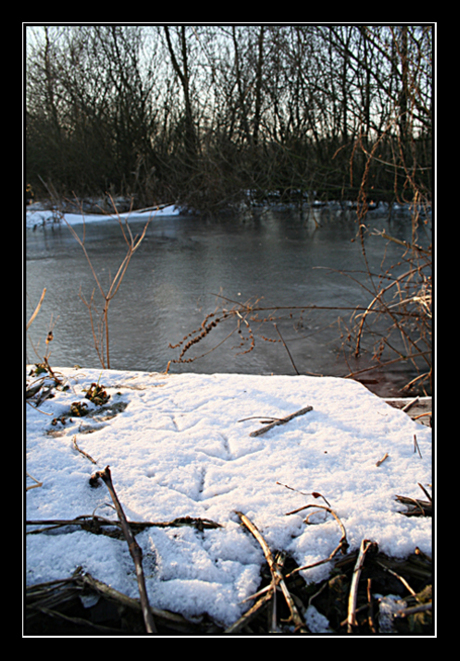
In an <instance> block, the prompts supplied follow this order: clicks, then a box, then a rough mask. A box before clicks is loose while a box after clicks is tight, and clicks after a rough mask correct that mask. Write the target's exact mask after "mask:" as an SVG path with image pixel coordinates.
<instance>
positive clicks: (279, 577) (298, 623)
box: [236, 512, 308, 633]
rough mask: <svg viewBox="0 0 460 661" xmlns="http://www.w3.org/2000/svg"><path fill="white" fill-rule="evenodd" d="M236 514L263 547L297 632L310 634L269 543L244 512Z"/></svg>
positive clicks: (274, 579) (275, 583)
mask: <svg viewBox="0 0 460 661" xmlns="http://www.w3.org/2000/svg"><path fill="white" fill-rule="evenodd" d="M236 514H237V515H238V516H239V518H240V519H241V522H242V523H243V524H244V525H245V526H246V528H247V529H248V530H249V532H251V533H252V534H253V535H254V537H255V538H256V540H257V541H258V542H259V544H260V546H261V547H262V551H263V552H264V555H265V559H266V560H267V563H268V566H269V568H270V571H271V573H272V577H273V581H274V585H279V586H280V587H281V590H282V592H283V595H284V598H285V599H286V603H287V605H288V607H289V610H290V611H291V618H292V621H293V622H294V625H295V628H296V631H300V632H301V633H308V629H307V627H306V626H305V624H304V622H303V621H302V618H301V617H300V615H299V612H298V610H297V607H296V605H295V603H294V600H293V598H292V597H291V594H290V592H289V590H288V589H287V586H286V583H285V581H284V577H283V574H282V572H281V570H280V568H279V566H278V563H277V562H276V561H275V559H274V558H273V555H272V552H271V551H270V547H269V546H268V544H267V542H266V541H265V539H264V538H263V536H262V535H261V533H260V531H259V530H258V528H257V527H256V526H255V525H254V524H253V523H252V522H251V521H250V520H249V519H248V517H247V516H246V515H245V514H243V513H242V512H236ZM272 592H273V590H272Z"/></svg>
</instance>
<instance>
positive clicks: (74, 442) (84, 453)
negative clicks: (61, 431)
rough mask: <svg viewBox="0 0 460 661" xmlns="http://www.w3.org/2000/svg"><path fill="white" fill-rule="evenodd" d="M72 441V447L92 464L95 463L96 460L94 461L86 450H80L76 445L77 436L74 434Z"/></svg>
mask: <svg viewBox="0 0 460 661" xmlns="http://www.w3.org/2000/svg"><path fill="white" fill-rule="evenodd" d="M72 443H73V446H74V448H75V449H76V450H77V451H78V452H79V453H80V454H82V455H83V456H84V457H86V458H87V459H89V460H90V461H91V462H92V463H93V464H97V461H96V460H95V459H93V458H92V456H91V455H89V454H88V453H87V452H85V451H84V450H82V449H81V448H79V447H78V445H77V437H76V436H74V437H73V438H72Z"/></svg>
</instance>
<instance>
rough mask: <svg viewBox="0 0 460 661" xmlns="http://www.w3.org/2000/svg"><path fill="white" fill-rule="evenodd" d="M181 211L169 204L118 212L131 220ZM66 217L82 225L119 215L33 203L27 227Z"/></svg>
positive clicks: (28, 215) (70, 223)
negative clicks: (60, 210)
mask: <svg viewBox="0 0 460 661" xmlns="http://www.w3.org/2000/svg"><path fill="white" fill-rule="evenodd" d="M179 213H180V209H178V208H177V207H175V206H174V205H169V206H165V207H162V208H161V209H155V208H152V207H150V208H148V209H139V210H137V211H131V212H126V213H120V214H118V215H119V217H120V218H129V220H143V219H145V220H147V219H149V218H150V217H151V218H152V219H153V218H160V217H164V216H176V215H178V214H179ZM63 219H65V220H66V221H67V222H68V223H69V225H81V224H82V223H83V221H84V222H85V223H95V222H101V221H104V220H116V219H117V215H116V214H115V213H113V212H112V213H111V214H110V213H109V214H106V215H105V214H101V213H93V214H91V213H85V214H81V213H64V214H60V213H58V212H56V211H55V210H54V209H42V208H40V205H32V208H27V209H26V227H28V228H32V229H33V228H34V227H37V226H41V225H44V224H46V223H52V222H62V223H64V220H63Z"/></svg>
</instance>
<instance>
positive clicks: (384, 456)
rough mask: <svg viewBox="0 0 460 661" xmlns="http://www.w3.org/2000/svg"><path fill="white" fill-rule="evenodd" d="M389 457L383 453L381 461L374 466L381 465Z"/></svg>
mask: <svg viewBox="0 0 460 661" xmlns="http://www.w3.org/2000/svg"><path fill="white" fill-rule="evenodd" d="M389 456H390V455H389V454H388V452H385V454H384V455H383V457H382V458H381V459H379V461H377V462H376V464H375V465H376V466H380V465H381V464H383V462H384V461H385V459H388V457H389Z"/></svg>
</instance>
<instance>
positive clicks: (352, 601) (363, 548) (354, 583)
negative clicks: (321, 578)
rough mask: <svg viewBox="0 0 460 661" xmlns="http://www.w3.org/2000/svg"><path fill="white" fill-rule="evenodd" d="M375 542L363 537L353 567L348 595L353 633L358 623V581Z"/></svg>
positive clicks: (349, 619) (349, 631)
mask: <svg viewBox="0 0 460 661" xmlns="http://www.w3.org/2000/svg"><path fill="white" fill-rule="evenodd" d="M373 544H374V542H371V541H370V540H369V539H363V540H362V541H361V545H360V547H359V553H358V558H357V559H356V564H355V568H354V569H353V577H352V579H351V585H350V594H349V597H348V617H347V624H348V633H353V629H354V627H356V626H357V625H358V622H357V620H356V601H357V599H358V583H359V577H360V576H361V570H362V568H363V564H364V558H365V556H366V553H367V552H368V550H369V549H370V548H371V546H372V545H373Z"/></svg>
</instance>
